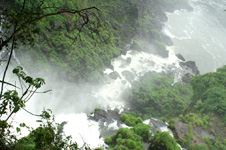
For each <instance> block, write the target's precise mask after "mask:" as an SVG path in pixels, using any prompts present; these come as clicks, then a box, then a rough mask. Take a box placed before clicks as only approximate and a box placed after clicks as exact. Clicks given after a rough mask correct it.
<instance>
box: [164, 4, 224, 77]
mask: <svg viewBox="0 0 226 150" xmlns="http://www.w3.org/2000/svg"><path fill="white" fill-rule="evenodd" d="M190 5H191V6H192V7H193V8H194V10H193V11H192V12H189V11H185V10H182V11H175V13H171V14H168V22H167V23H166V24H165V29H164V32H165V33H166V34H167V35H169V36H170V37H171V39H172V40H173V43H174V46H173V47H171V48H172V49H173V50H174V51H175V52H176V53H181V54H182V55H183V56H184V57H185V58H186V59H187V60H194V61H195V62H196V64H197V66H198V68H199V70H200V72H201V73H206V72H211V71H215V70H216V68H219V67H221V66H222V65H225V64H226V59H225V58H226V49H225V47H226V42H225V41H226V11H224V10H225V9H226V1H224V0H190Z"/></svg>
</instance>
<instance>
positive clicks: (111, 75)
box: [109, 71, 120, 80]
mask: <svg viewBox="0 0 226 150" xmlns="http://www.w3.org/2000/svg"><path fill="white" fill-rule="evenodd" d="M109 77H110V78H111V79H114V80H115V79H117V78H120V75H119V73H118V72H116V71H113V72H111V73H110V74H109Z"/></svg>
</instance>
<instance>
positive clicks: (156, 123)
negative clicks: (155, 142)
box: [150, 118, 168, 133]
mask: <svg viewBox="0 0 226 150" xmlns="http://www.w3.org/2000/svg"><path fill="white" fill-rule="evenodd" d="M150 125H151V129H150V130H151V132H152V133H155V132H156V131H157V130H161V128H162V127H168V124H166V123H165V122H163V121H162V120H159V119H155V118H151V119H150Z"/></svg>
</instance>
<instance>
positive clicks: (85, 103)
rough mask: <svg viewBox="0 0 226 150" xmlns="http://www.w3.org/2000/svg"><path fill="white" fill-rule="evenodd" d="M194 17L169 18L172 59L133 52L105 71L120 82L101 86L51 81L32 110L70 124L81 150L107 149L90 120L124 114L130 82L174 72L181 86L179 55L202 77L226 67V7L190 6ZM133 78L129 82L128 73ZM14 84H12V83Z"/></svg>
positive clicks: (215, 1) (195, 0)
mask: <svg viewBox="0 0 226 150" xmlns="http://www.w3.org/2000/svg"><path fill="white" fill-rule="evenodd" d="M190 3H191V6H192V7H193V8H194V11H192V12H189V11H185V10H180V11H175V12H174V13H170V14H167V15H168V22H166V23H165V27H164V29H163V32H164V33H166V34H167V35H168V36H170V37H171V39H172V41H173V43H174V45H173V46H171V47H168V49H169V57H168V58H161V57H159V56H156V55H153V54H150V53H146V52H140V51H132V50H129V51H128V52H127V54H126V55H122V56H119V57H118V58H115V59H114V60H112V65H113V66H114V69H113V70H112V69H108V68H106V70H105V72H104V73H105V75H106V76H108V74H110V73H112V72H117V75H118V77H117V79H111V78H109V79H106V82H105V84H103V85H101V86H96V87H94V86H90V85H89V84H87V85H75V84H73V83H68V82H67V81H61V80H60V79H56V80H49V82H48V79H47V86H46V87H45V86H44V87H43V90H45V89H52V92H51V93H47V94H41V95H37V96H34V97H33V99H32V101H30V102H29V103H28V105H27V107H26V108H27V109H28V110H30V111H32V112H34V113H39V112H40V111H41V110H42V108H43V107H44V106H45V107H46V108H50V109H52V110H53V112H54V113H55V114H56V121H58V122H62V121H67V124H66V125H65V127H64V131H65V134H66V135H72V137H73V139H74V140H75V141H77V142H78V144H79V145H80V146H82V145H83V143H87V144H88V145H89V146H90V147H91V148H95V147H98V146H101V145H103V143H104V142H103V138H101V137H100V132H99V126H98V123H97V122H94V121H90V120H88V116H87V114H88V113H89V112H91V111H92V110H94V109H95V108H96V107H99V108H103V109H114V108H120V109H123V108H124V102H123V100H122V98H121V97H120V95H121V93H122V92H123V90H125V89H126V88H130V87H131V81H133V80H137V79H138V78H139V76H142V75H143V74H144V73H146V72H148V71H156V72H162V71H167V69H168V68H169V67H170V69H171V70H174V72H175V81H179V80H180V76H181V73H182V70H181V68H180V66H179V62H180V60H179V59H178V58H177V57H176V56H175V54H177V53H180V54H182V55H183V56H184V57H185V59H186V60H194V61H196V63H197V65H198V67H199V69H200V71H201V73H205V72H209V71H214V70H215V69H216V68H217V67H220V66H222V65H224V64H226V59H225V58H226V49H225V47H226V42H225V41H226V12H224V9H226V1H223V0H205V1H204V0H191V1H190ZM125 71H126V72H127V73H128V72H129V78H128V76H126V75H125V73H123V72H125ZM11 81H12V79H11ZM15 118H16V120H18V122H23V121H24V122H26V123H27V124H28V125H30V126H33V127H37V125H38V124H34V122H35V120H36V119H37V118H34V117H33V116H29V115H28V114H27V113H26V112H23V111H21V112H20V113H19V114H17V115H16V116H15Z"/></svg>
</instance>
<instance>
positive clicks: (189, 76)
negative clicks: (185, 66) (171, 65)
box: [181, 73, 193, 83]
mask: <svg viewBox="0 0 226 150" xmlns="http://www.w3.org/2000/svg"><path fill="white" fill-rule="evenodd" d="M192 77H193V75H191V74H190V73H186V74H184V76H183V77H182V79H181V80H182V81H183V82H184V83H189V82H190V81H191V79H192Z"/></svg>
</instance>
